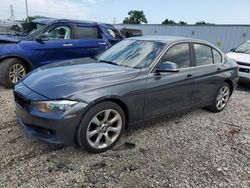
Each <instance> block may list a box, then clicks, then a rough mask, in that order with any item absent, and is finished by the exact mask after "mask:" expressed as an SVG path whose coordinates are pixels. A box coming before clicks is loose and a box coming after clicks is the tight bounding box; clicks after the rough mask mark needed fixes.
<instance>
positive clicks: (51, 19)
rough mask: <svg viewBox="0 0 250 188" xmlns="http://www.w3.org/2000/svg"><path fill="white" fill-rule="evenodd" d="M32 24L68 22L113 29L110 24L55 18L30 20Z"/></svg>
mask: <svg viewBox="0 0 250 188" xmlns="http://www.w3.org/2000/svg"><path fill="white" fill-rule="evenodd" d="M32 22H33V23H38V24H43V25H47V24H49V23H52V22H70V23H75V24H86V23H87V24H93V25H96V24H99V25H102V26H104V27H114V26H113V25H111V24H105V23H100V22H93V21H86V20H69V19H55V18H37V19H34V20H32Z"/></svg>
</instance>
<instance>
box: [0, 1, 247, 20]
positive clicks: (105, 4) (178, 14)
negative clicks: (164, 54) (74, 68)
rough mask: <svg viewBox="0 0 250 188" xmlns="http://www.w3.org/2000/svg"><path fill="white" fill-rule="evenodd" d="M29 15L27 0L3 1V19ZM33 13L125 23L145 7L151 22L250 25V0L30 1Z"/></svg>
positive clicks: (144, 9) (1, 12)
mask: <svg viewBox="0 0 250 188" xmlns="http://www.w3.org/2000/svg"><path fill="white" fill-rule="evenodd" d="M11 4H12V5H13V7H14V14H15V17H16V19H22V18H25V16H26V13H25V0H0V20H1V19H8V18H10V5H11ZM28 5H29V15H30V16H34V15H41V16H47V17H53V18H71V19H79V20H92V21H101V22H107V23H113V22H114V18H116V23H121V22H122V21H123V19H124V17H126V16H127V14H128V11H129V10H143V11H144V13H145V15H146V18H147V19H148V22H149V23H150V24H159V23H161V22H162V21H163V20H164V19H165V18H169V19H173V20H174V21H176V22H179V21H180V20H183V21H186V22H187V23H189V24H194V23H195V22H197V21H202V20H203V21H206V22H209V23H216V24H250V0H205V1H204V0H28Z"/></svg>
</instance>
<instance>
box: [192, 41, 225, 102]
mask: <svg viewBox="0 0 250 188" xmlns="http://www.w3.org/2000/svg"><path fill="white" fill-rule="evenodd" d="M192 47H193V49H194V61H195V65H196V67H195V87H194V95H193V104H194V105H198V106H199V105H201V106H202V105H208V104H210V103H211V102H212V100H213V99H214V96H215V94H216V92H217V90H218V88H219V86H220V84H221V83H222V82H224V80H223V79H224V77H223V76H220V75H221V74H223V69H224V68H223V56H222V55H221V53H220V52H219V51H218V50H216V49H215V48H213V47H211V46H209V45H207V44H201V43H194V44H192Z"/></svg>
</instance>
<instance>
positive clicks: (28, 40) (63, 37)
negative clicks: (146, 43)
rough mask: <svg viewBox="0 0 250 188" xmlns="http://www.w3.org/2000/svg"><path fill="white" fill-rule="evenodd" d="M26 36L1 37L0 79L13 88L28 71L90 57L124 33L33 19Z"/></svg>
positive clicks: (104, 26) (97, 25)
mask: <svg viewBox="0 0 250 188" xmlns="http://www.w3.org/2000/svg"><path fill="white" fill-rule="evenodd" d="M32 24H33V30H32V31H31V32H30V33H29V34H28V35H27V36H12V37H10V36H8V37H6V36H0V82H1V83H2V84H3V85H5V86H6V87H9V88H11V87H13V86H14V84H15V83H16V82H18V81H19V80H20V79H21V78H22V77H23V76H24V75H26V74H27V73H28V72H30V71H31V70H33V69H35V68H37V67H39V66H42V65H46V64H50V63H53V62H56V61H60V60H65V59H76V58H83V57H93V56H95V55H96V54H98V53H99V52H101V51H103V50H104V49H106V48H108V47H109V46H111V45H113V44H114V43H117V42H119V41H120V40H122V39H123V35H122V34H121V33H120V32H119V31H118V30H117V29H116V28H115V27H114V26H113V25H110V24H103V23H96V22H86V21H75V20H65V19H60V20H55V19H36V20H34V21H33V22H32Z"/></svg>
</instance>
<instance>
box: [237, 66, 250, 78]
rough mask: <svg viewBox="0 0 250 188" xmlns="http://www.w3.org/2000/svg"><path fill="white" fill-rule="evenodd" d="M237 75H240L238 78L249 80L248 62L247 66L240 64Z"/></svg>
mask: <svg viewBox="0 0 250 188" xmlns="http://www.w3.org/2000/svg"><path fill="white" fill-rule="evenodd" d="M239 77H240V79H244V80H250V64H249V66H246V65H240V67H239Z"/></svg>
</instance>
